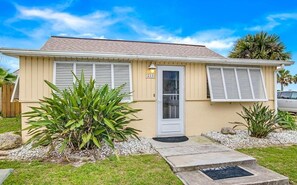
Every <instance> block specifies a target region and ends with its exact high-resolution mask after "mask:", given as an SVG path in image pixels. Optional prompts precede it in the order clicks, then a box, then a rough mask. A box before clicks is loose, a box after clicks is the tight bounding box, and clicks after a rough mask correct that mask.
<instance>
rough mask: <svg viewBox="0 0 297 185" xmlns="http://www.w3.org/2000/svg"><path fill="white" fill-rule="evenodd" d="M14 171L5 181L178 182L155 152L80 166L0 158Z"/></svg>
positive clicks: (36, 182) (89, 183) (51, 182)
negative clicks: (153, 153)
mask: <svg viewBox="0 0 297 185" xmlns="http://www.w3.org/2000/svg"><path fill="white" fill-rule="evenodd" d="M1 168H13V169H14V170H15V171H14V172H13V174H12V175H10V176H9V177H8V178H7V179H6V180H5V182H4V185H5V184H38V185H40V184H87V185H91V184H104V185H105V184H139V185H140V184H141V185H142V184H160V185H161V184H162V185H163V184H172V185H174V184H182V183H181V182H180V181H179V179H178V178H177V177H176V176H175V175H174V174H173V172H172V171H171V170H170V167H169V166H168V165H167V163H166V162H165V161H164V160H163V159H162V158H161V157H160V156H158V155H139V156H128V157H120V160H119V161H117V160H110V159H107V160H103V161H98V162H96V163H87V164H85V165H83V166H81V167H73V166H71V165H62V164H54V163H46V162H37V161H35V162H31V163H30V162H16V161H0V169H1Z"/></svg>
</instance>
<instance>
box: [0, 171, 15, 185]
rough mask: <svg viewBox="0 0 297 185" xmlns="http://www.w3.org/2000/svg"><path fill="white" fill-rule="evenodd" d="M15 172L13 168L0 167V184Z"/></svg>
mask: <svg viewBox="0 0 297 185" xmlns="http://www.w3.org/2000/svg"><path fill="white" fill-rule="evenodd" d="M12 172H13V169H0V184H2V183H3V182H4V181H5V179H6V178H7V177H8V176H9V175H10V174H11V173H12Z"/></svg>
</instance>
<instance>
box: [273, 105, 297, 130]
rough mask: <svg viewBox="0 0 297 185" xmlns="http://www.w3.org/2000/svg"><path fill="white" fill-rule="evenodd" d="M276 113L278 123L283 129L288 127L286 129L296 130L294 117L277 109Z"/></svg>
mask: <svg viewBox="0 0 297 185" xmlns="http://www.w3.org/2000/svg"><path fill="white" fill-rule="evenodd" d="M277 115H278V117H279V122H278V124H279V125H280V126H281V127H282V128H283V129H288V130H296V129H297V125H296V118H295V116H294V115H292V114H291V113H290V112H287V111H280V110H279V111H278V113H277Z"/></svg>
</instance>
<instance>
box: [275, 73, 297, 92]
mask: <svg viewBox="0 0 297 185" xmlns="http://www.w3.org/2000/svg"><path fill="white" fill-rule="evenodd" d="M296 77H297V75H295V76H294V77H293V76H292V75H291V74H290V71H289V70H286V69H281V70H279V71H278V73H277V82H278V83H280V84H281V91H283V90H284V87H285V86H288V85H289V84H291V83H292V82H295V80H297V78H296ZM295 78H296V79H295Z"/></svg>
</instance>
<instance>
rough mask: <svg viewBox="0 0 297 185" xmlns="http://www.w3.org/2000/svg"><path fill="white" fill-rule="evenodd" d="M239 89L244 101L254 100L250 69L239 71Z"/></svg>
mask: <svg viewBox="0 0 297 185" xmlns="http://www.w3.org/2000/svg"><path fill="white" fill-rule="evenodd" d="M236 71H237V77H238V83H239V89H240V94H241V98H242V99H253V94H252V89H251V85H250V80H249V74H248V69H237V70H236Z"/></svg>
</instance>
